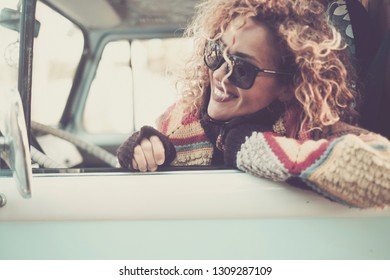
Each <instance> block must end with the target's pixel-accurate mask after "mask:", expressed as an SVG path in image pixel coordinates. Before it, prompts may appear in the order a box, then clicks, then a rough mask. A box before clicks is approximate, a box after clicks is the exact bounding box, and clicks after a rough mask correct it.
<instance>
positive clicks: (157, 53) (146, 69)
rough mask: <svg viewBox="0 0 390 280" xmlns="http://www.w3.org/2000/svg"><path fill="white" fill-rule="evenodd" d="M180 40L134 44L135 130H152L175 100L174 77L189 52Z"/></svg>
mask: <svg viewBox="0 0 390 280" xmlns="http://www.w3.org/2000/svg"><path fill="white" fill-rule="evenodd" d="M191 48H192V41H191V40H190V39H183V38H170V39H152V40H137V41H134V42H133V48H132V57H133V66H134V89H135V98H134V100H135V128H136V129H139V128H140V127H141V126H143V125H152V126H154V124H155V121H156V119H157V118H158V117H159V116H160V115H161V114H162V113H163V112H164V111H165V110H166V108H167V107H168V106H169V105H171V104H173V102H175V100H176V99H177V97H178V94H177V91H176V89H175V80H174V78H175V77H174V76H172V75H171V74H174V73H175V71H176V70H177V68H178V67H179V66H181V64H182V63H183V61H184V60H185V58H186V57H187V56H188V55H189V54H190V53H191V51H192V49H191Z"/></svg>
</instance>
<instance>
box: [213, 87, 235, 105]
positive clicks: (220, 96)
mask: <svg viewBox="0 0 390 280" xmlns="http://www.w3.org/2000/svg"><path fill="white" fill-rule="evenodd" d="M213 92H214V97H215V98H214V99H216V100H217V101H219V102H221V101H229V100H231V99H234V98H237V96H236V95H233V94H229V93H225V92H224V91H223V90H220V89H219V88H217V87H214V91H213Z"/></svg>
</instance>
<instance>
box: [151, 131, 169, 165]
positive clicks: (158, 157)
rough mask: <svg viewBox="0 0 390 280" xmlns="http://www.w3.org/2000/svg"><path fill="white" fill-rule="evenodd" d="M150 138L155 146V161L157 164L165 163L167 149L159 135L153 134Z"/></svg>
mask: <svg viewBox="0 0 390 280" xmlns="http://www.w3.org/2000/svg"><path fill="white" fill-rule="evenodd" d="M149 140H150V143H152V147H153V157H154V161H155V162H156V164H157V165H161V164H163V163H164V162H165V149H164V145H163V143H162V142H161V140H160V138H158V137H157V136H151V137H150V138H149Z"/></svg>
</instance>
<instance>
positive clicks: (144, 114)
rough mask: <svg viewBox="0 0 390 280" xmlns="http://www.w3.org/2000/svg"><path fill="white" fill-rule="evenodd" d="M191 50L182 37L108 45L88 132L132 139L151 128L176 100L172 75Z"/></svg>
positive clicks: (90, 104) (88, 110) (89, 108)
mask: <svg viewBox="0 0 390 280" xmlns="http://www.w3.org/2000/svg"><path fill="white" fill-rule="evenodd" d="M191 46H192V43H191V41H190V40H187V39H182V38H171V39H148V40H133V41H132V42H131V44H130V43H129V42H127V41H116V42H110V43H109V44H107V45H106V47H105V50H104V51H103V54H102V58H101V61H100V63H99V67H98V70H97V73H96V77H95V79H94V81H93V83H92V85H91V89H90V93H89V95H88V100H87V103H86V107H85V111H84V120H83V123H84V127H85V129H86V131H88V132H90V133H124V134H128V133H130V132H132V131H133V130H134V129H135V130H138V129H139V128H140V127H141V126H143V125H152V126H153V125H154V124H155V120H156V119H157V118H158V117H159V116H160V115H161V114H162V113H163V112H164V111H165V109H166V108H167V107H168V106H169V105H171V104H172V103H173V102H174V101H175V98H176V97H177V94H176V90H175V86H174V80H173V79H172V78H171V76H170V75H169V74H168V73H169V72H174V71H175V69H176V68H177V67H178V66H179V65H180V63H183V59H184V58H185V56H186V55H188V54H189V53H190V52H191Z"/></svg>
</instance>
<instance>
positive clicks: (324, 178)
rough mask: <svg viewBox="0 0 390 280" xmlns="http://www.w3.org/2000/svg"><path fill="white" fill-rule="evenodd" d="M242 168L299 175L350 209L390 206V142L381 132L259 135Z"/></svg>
mask: <svg viewBox="0 0 390 280" xmlns="http://www.w3.org/2000/svg"><path fill="white" fill-rule="evenodd" d="M237 167H238V168H239V169H241V170H243V171H245V172H248V173H251V174H254V175H256V176H260V177H265V178H270V179H272V180H276V181H286V180H288V179H289V178H292V177H294V176H295V177H299V178H300V179H302V181H303V182H305V183H306V184H307V185H308V186H309V187H311V188H312V189H313V190H314V191H316V192H318V193H321V194H322V195H324V196H326V197H328V198H330V199H332V200H334V201H338V202H341V203H343V204H346V205H350V206H354V207H359V208H369V207H380V208H382V207H384V206H386V205H390V143H389V141H387V139H385V138H384V137H381V136H379V135H377V134H372V133H371V134H365V135H360V136H356V135H352V134H348V135H345V136H342V137H339V138H336V139H333V140H325V139H322V140H318V141H313V140H308V141H298V140H295V139H291V138H286V137H281V136H278V135H275V134H273V133H257V132H254V133H253V134H252V135H251V136H250V137H248V138H247V139H246V141H245V143H244V144H242V146H241V150H240V151H239V152H238V154H237Z"/></svg>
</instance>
